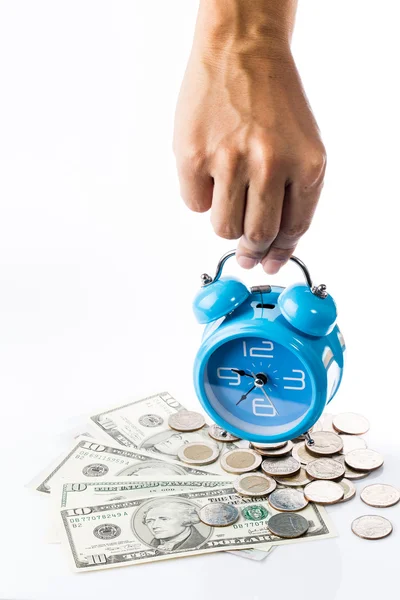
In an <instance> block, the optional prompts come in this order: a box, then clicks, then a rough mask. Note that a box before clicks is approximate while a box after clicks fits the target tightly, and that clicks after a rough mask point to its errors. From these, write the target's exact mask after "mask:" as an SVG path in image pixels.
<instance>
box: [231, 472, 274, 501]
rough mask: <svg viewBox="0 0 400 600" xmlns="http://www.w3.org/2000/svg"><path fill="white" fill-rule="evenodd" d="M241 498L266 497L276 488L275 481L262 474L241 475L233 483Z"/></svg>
mask: <svg viewBox="0 0 400 600" xmlns="http://www.w3.org/2000/svg"><path fill="white" fill-rule="evenodd" d="M233 485H234V488H235V490H236V491H237V492H238V493H239V494H241V495H242V496H266V495H267V494H270V493H271V492H273V491H274V489H275V488H276V481H275V480H274V479H272V477H268V475H264V473H243V475H240V476H239V477H238V478H237V479H235V481H234V482H233Z"/></svg>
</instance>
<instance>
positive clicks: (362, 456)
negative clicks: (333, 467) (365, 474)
mask: <svg viewBox="0 0 400 600" xmlns="http://www.w3.org/2000/svg"><path fill="white" fill-rule="evenodd" d="M344 460H345V462H346V464H347V465H349V467H351V468H352V469H356V470H359V471H372V470H374V469H378V468H379V467H381V466H382V465H383V456H382V454H379V452H375V450H369V448H359V449H358V450H352V451H351V452H349V453H348V454H345V457H344Z"/></svg>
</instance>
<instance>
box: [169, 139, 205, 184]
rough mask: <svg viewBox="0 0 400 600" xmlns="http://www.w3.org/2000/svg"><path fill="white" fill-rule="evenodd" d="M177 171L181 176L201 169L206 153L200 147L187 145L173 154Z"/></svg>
mask: <svg viewBox="0 0 400 600" xmlns="http://www.w3.org/2000/svg"><path fill="white" fill-rule="evenodd" d="M175 156H176V161H177V165H178V171H179V172H180V173H181V174H182V175H183V176H186V177H187V176H190V175H193V174H195V173H198V172H199V171H202V170H203V168H204V165H205V162H206V155H205V152H204V150H203V149H202V148H198V147H196V146H189V147H187V148H186V149H185V150H181V151H179V152H177V153H176V154H175Z"/></svg>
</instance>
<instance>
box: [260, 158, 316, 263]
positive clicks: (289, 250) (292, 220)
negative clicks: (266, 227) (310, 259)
mask: <svg viewBox="0 0 400 600" xmlns="http://www.w3.org/2000/svg"><path fill="white" fill-rule="evenodd" d="M325 167H326V157H325V155H324V154H323V153H322V154H321V156H319V157H318V160H316V161H314V162H311V167H310V166H309V167H308V169H307V170H306V171H304V169H303V171H302V172H300V173H298V174H297V177H295V179H294V181H293V182H292V183H291V184H290V185H289V186H287V187H286V191H285V198H284V202H283V207H282V215H281V222H280V227H279V232H278V234H277V236H276V238H275V239H274V241H273V242H272V244H271V245H270V247H269V249H268V252H267V253H266V255H265V257H264V258H263V260H262V261H261V262H262V265H263V268H264V270H265V271H266V272H267V273H268V274H269V275H274V274H275V273H278V271H279V269H280V268H281V267H282V266H283V265H284V264H285V263H286V262H287V261H288V260H289V259H290V257H291V256H292V254H293V252H294V250H295V248H296V246H297V244H298V242H299V240H300V238H301V237H302V236H303V235H304V233H305V232H306V231H307V230H308V229H309V227H310V224H311V221H312V218H313V216H314V212H315V209H316V207H317V204H318V200H319V197H320V194H321V190H322V187H323V178H324V175H325Z"/></svg>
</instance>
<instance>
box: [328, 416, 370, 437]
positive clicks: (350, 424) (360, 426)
mask: <svg viewBox="0 0 400 600" xmlns="http://www.w3.org/2000/svg"><path fill="white" fill-rule="evenodd" d="M332 425H333V427H334V428H335V429H336V431H339V432H340V433H349V434H351V435H361V434H362V433H366V432H367V431H368V429H369V421H368V419H366V418H365V417H363V416H362V415H358V414H357V413H351V412H349V413H340V414H339V415H335V416H334V417H333V420H332Z"/></svg>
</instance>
